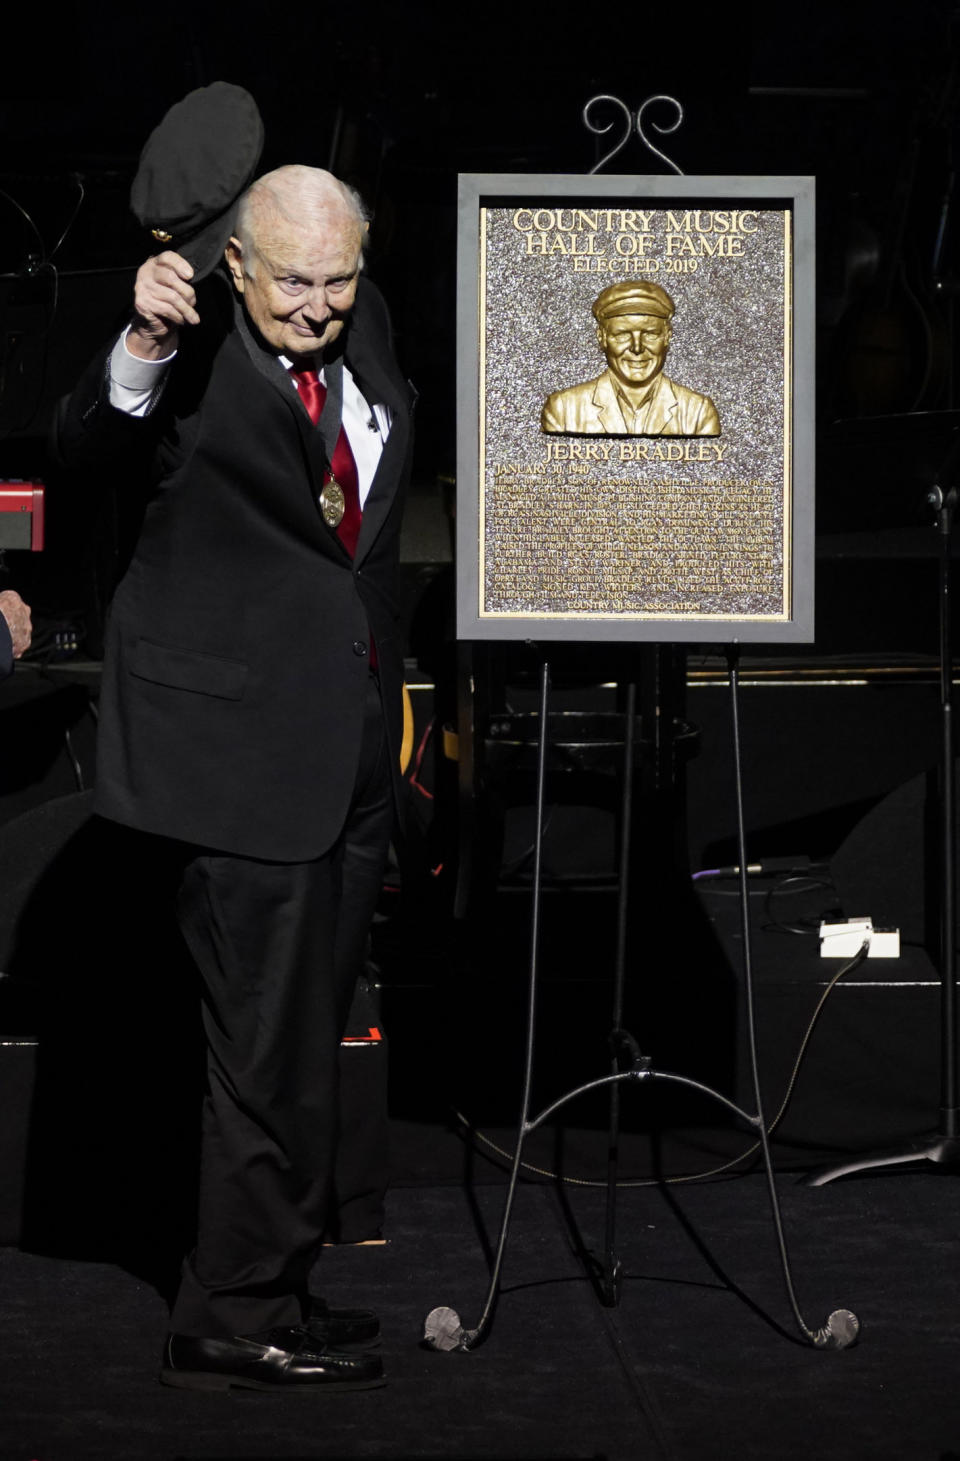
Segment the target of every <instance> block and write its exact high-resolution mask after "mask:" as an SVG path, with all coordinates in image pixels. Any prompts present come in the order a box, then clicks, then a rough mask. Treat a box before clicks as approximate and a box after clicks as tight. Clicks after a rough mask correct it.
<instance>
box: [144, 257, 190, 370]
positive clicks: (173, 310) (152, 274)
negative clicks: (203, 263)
mask: <svg viewBox="0 0 960 1461" xmlns="http://www.w3.org/2000/svg"><path fill="white" fill-rule="evenodd" d="M192 278H193V268H192V266H191V265H190V264H188V263H187V261H186V259H185V258H183V256H182V255H181V254H175V253H174V252H173V251H172V249H167V250H165V252H164V253H162V254H156V255H155V256H154V257H153V258H150V259H147V261H146V263H144V264H141V265H140V268H139V269H138V270H137V281H136V287H135V289H134V293H133V308H134V311H135V318H134V322H133V324H132V325H131V327H130V333H129V334H128V335H127V342H126V343H127V349H128V350H129V351H130V352H131V353H132V354H133V355H139V356H140V357H141V358H142V359H144V360H161V359H163V357H164V356H166V355H172V354H173V352H174V350H176V348H177V340H178V337H179V330H180V327H181V326H182V325H197V324H199V323H200V316H199V315H198V314H197V311H196V307H195V306H196V302H197V296H196V294H195V293H194V289H193V285H192V284H191V283H190V280H191V279H192Z"/></svg>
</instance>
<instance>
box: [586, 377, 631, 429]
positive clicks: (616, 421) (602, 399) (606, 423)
mask: <svg viewBox="0 0 960 1461" xmlns="http://www.w3.org/2000/svg"><path fill="white" fill-rule="evenodd" d="M593 404H594V405H595V406H596V407H597V411H598V415H599V417H600V420H601V422H602V424H603V429H604V431H607V432H610V433H612V434H613V435H622V434H623V432H624V431H626V422H625V421H624V419H623V412H622V411H621V410H620V405H619V403H618V401H617V393H616V391H615V390H614V387H613V382H612V381H611V379H610V372H609V371H604V373H603V375H602V376H600V378H599V380H598V381H597V384H596V386H595V387H594V392H593Z"/></svg>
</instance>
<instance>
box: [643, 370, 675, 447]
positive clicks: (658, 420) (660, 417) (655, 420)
mask: <svg viewBox="0 0 960 1461" xmlns="http://www.w3.org/2000/svg"><path fill="white" fill-rule="evenodd" d="M678 406H679V402H678V401H677V397H676V392H675V391H674V389H673V382H672V381H671V380H670V379H669V377H668V376H665V375H662V376H661V377H660V379H659V380H658V381H657V389H656V390H655V391H654V393H653V397H652V399H651V401H650V404H649V406H648V407H647V422H646V426H645V427H644V435H645V436H662V435H663V431H664V428H665V427H666V426H667V425H668V424H669V423H670V421H671V420H672V419H673V417H674V416H675V415H676V413H677V409H678Z"/></svg>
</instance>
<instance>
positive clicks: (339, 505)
mask: <svg viewBox="0 0 960 1461" xmlns="http://www.w3.org/2000/svg"><path fill="white" fill-rule="evenodd" d="M346 505H347V503H346V498H345V497H344V495H343V488H342V487H341V486H340V483H339V482H338V481H337V479H336V477H331V478H330V480H329V482H325V483H324V484H323V491H322V492H321V493H320V509H321V511H322V512H323V520H324V522H325V523H326V525H327V527H328V528H337V527H339V526H340V524H341V522H342V521H343V513H344V509H345V507H346Z"/></svg>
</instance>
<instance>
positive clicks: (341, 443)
mask: <svg viewBox="0 0 960 1461" xmlns="http://www.w3.org/2000/svg"><path fill="white" fill-rule="evenodd" d="M290 374H291V375H292V376H293V379H294V382H295V384H296V387H297V390H298V391H299V393H300V399H301V401H302V402H303V404H304V405H305V406H306V408H307V414H308V416H309V417H310V420H311V421H312V422H313V424H314V426H316V424H317V422H318V421H319V420H320V412H321V411H322V410H323V403H324V401H325V400H326V399H327V388H326V386H325V385H321V383H320V380H319V378H318V376H317V372H316V371H315V370H291V372H290ZM331 481H335V482H336V483H337V484H338V486H339V487H340V488H341V489H342V491H343V517H342V518H341V519H340V521H339V523H338V524H337V526H336V528H335V529H334V532H335V533H336V535H337V537H338V538H339V539H340V541H341V543H342V544H343V546H344V547H345V548H346V550H347V552H348V553H349V554H350V557H351V558H352V557H353V556H354V554H355V553H356V551H357V539H358V538H359V536H360V523H361V521H362V516H363V515H362V513H361V510H360V484H359V482H358V481H357V464H356V462H355V461H354V459H353V452H352V451H351V450H350V443H349V441H348V440H347V433H346V432H345V431H344V429H343V424H342V423H341V426H340V434H339V435H338V437H337V444H336V446H335V447H334V448H333V461H332V462H331V463H330V466H329V467H328V468H327V470H326V472H324V474H323V484H324V486H326V485H327V484H328V483H329V482H331ZM370 668H371V669H372V670H375V669H376V668H377V646H376V644H375V643H374V640H373V635H372V634H371V635H370Z"/></svg>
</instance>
